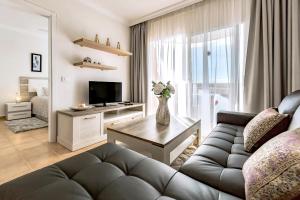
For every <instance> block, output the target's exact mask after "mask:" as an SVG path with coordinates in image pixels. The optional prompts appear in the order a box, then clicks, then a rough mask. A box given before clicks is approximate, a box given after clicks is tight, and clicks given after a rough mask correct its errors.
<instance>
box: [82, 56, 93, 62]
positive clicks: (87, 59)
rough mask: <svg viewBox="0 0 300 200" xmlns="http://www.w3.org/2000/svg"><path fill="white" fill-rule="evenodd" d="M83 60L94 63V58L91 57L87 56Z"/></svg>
mask: <svg viewBox="0 0 300 200" xmlns="http://www.w3.org/2000/svg"><path fill="white" fill-rule="evenodd" d="M83 62H88V63H92V59H91V58H90V57H85V58H84V59H83Z"/></svg>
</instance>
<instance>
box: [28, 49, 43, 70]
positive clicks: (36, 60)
mask: <svg viewBox="0 0 300 200" xmlns="http://www.w3.org/2000/svg"><path fill="white" fill-rule="evenodd" d="M31 71H32V72H42V55H41V54H37V53H31Z"/></svg>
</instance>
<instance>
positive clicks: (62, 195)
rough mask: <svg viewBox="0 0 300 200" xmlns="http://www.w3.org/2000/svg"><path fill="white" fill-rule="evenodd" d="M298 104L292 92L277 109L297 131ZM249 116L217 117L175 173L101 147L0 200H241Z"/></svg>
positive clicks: (5, 188) (28, 179) (5, 190)
mask: <svg viewBox="0 0 300 200" xmlns="http://www.w3.org/2000/svg"><path fill="white" fill-rule="evenodd" d="M299 105H300V91H297V92H294V93H293V94H291V95H289V96H287V97H286V98H285V99H284V100H283V101H282V103H281V104H280V105H279V107H278V110H279V112H281V113H288V114H290V115H291V116H293V118H292V123H291V124H293V126H295V124H296V126H298V125H299V126H300V124H299V122H300V120H299V119H300V107H299ZM297 108H298V109H297ZM295 111H296V112H295ZM294 113H295V114H294ZM254 116H255V115H252V114H243V113H234V112H221V113H218V116H217V121H218V125H217V126H216V127H215V128H214V130H213V131H212V132H211V133H210V135H209V136H208V137H207V139H205V141H204V142H203V143H202V144H201V146H200V147H199V148H198V149H197V150H196V152H195V153H194V155H193V156H191V158H190V159H189V160H188V161H187V162H186V163H185V164H184V165H183V166H182V167H181V168H180V170H179V171H175V170H174V169H172V168H171V167H169V166H167V165H165V164H163V163H160V162H158V161H155V160H153V159H150V158H147V157H145V156H143V155H141V154H139V153H136V152H134V151H131V150H129V149H125V148H122V147H120V146H117V145H114V144H105V145H103V146H100V147H98V148H95V149H92V150H90V151H88V152H85V153H82V154H80V155H77V156H74V157H72V158H69V159H66V160H64V161H61V162H59V163H56V164H54V165H51V166H48V167H45V168H43V169H41V170H38V171H35V172H33V173H31V174H28V175H25V176H23V177H20V178H17V179H15V180H13V181H11V182H8V183H5V184H3V185H1V186H0V199H1V200H48V199H49V200H50V199H51V200H91V199H97V200H171V199H179V200H237V199H243V198H244V197H245V193H244V178H243V175H242V171H241V169H242V166H243V164H244V162H245V161H246V160H247V159H248V158H249V156H250V154H249V153H247V152H245V151H244V146H243V129H244V127H245V125H246V124H247V123H248V122H249V121H250V120H251V119H252V118H253V117H254Z"/></svg>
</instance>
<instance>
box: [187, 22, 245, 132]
mask: <svg viewBox="0 0 300 200" xmlns="http://www.w3.org/2000/svg"><path fill="white" fill-rule="evenodd" d="M238 32H239V27H238V26H235V27H229V28H225V29H220V30H215V31H212V32H208V33H203V34H199V35H195V36H193V37H191V60H192V61H191V66H192V72H191V95H192V98H191V113H190V115H191V116H192V117H194V118H201V120H202V131H204V132H208V131H210V130H211V129H212V127H213V126H215V123H216V113H217V112H219V111H220V110H236V109H237V107H238V98H239V97H238V91H239V64H238V61H239V58H238V55H239V53H238V52H239V43H238V41H239V39H238V35H239V33H238Z"/></svg>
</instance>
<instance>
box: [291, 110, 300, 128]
mask: <svg viewBox="0 0 300 200" xmlns="http://www.w3.org/2000/svg"><path fill="white" fill-rule="evenodd" d="M296 128H300V106H298V108H297V109H296V111H295V113H294V115H293V118H292V121H291V123H290V126H289V130H294V129H296Z"/></svg>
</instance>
